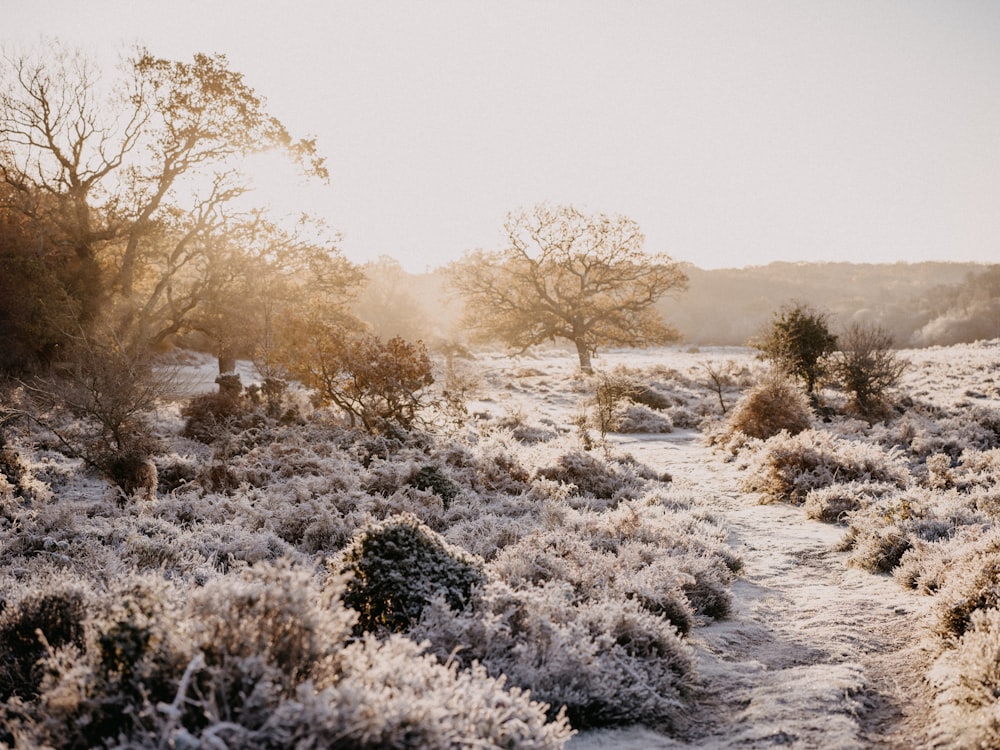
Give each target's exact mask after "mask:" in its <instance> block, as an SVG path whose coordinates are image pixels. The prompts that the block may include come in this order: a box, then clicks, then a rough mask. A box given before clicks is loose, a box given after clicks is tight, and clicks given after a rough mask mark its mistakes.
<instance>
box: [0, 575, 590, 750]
mask: <svg viewBox="0 0 1000 750" xmlns="http://www.w3.org/2000/svg"><path fill="white" fill-rule="evenodd" d="M343 587H344V581H343V580H342V579H341V578H339V577H333V578H330V579H328V581H327V584H326V585H325V586H324V588H323V589H322V590H320V588H319V586H318V584H317V582H316V579H315V576H314V574H313V572H312V571H311V570H307V569H304V568H298V567H295V566H292V565H289V564H288V563H285V562H280V563H278V564H266V565H259V566H255V567H253V568H250V569H247V570H246V571H244V572H243V573H242V574H240V575H232V576H225V577H218V578H215V579H213V580H211V581H209V583H208V585H207V586H205V588H204V589H201V590H199V591H196V592H195V593H194V595H193V596H191V597H190V598H188V599H187V601H183V600H182V599H181V598H180V597H179V596H178V594H179V593H180V592H179V589H176V588H174V587H173V586H172V585H171V584H169V583H164V582H162V581H160V582H159V583H157V582H156V581H154V579H152V578H148V579H135V578H131V579H126V580H125V581H123V582H122V586H121V587H120V589H119V590H118V591H116V592H113V593H112V595H111V598H109V601H108V602H107V609H108V610H109V611H108V613H107V615H106V616H103V617H98V619H96V620H94V621H92V622H91V624H90V629H92V630H93V633H94V637H93V638H90V639H87V640H86V641H85V642H84V643H83V644H82V646H81V647H80V648H76V647H74V648H67V649H62V650H59V651H57V652H56V654H55V655H54V656H53V657H51V658H48V659H47V661H46V665H45V666H46V672H47V673H48V674H47V675H46V677H45V678H44V680H43V682H42V685H41V694H40V695H39V697H38V699H37V700H36V701H32V702H16V701H12V702H8V703H7V704H0V722H2V726H3V727H4V729H3V730H0V744H2V743H4V742H7V743H8V744H10V745H11V746H16V747H25V748H34V747H64V748H69V749H72V750H75V749H77V748H79V749H80V750H82V749H83V748H89V747H108V746H112V745H113V746H115V747H132V748H152V747H206V748H215V747H240V748H247V750H268V749H272V748H276V747H292V746H294V747H351V748H358V749H359V750H376V748H384V747H422V748H424V747H425V748H433V749H435V750H445V749H446V748H454V747H479V746H489V747H523V748H528V749H534V750H560V748H562V747H563V745H564V744H565V742H566V740H567V739H568V738H569V737H570V735H571V731H570V729H569V727H568V725H567V723H566V720H565V718H564V717H563V716H562V715H560V714H559V713H555V712H553V717H552V719H553V720H552V721H551V722H547V721H546V715H547V712H548V710H549V707H548V706H546V705H544V704H540V703H537V702H535V701H533V700H531V699H530V698H529V696H528V695H527V694H525V693H524V692H523V691H521V690H518V689H509V690H508V689H506V688H505V685H504V679H503V678H494V677H490V676H489V675H487V674H486V672H485V670H484V669H483V668H482V667H472V668H470V669H467V670H459V668H458V664H457V663H454V662H453V663H451V664H448V665H444V664H441V663H439V662H438V660H437V659H436V658H434V657H433V656H431V655H427V654H424V653H423V648H422V647H421V646H418V645H416V644H415V643H413V642H411V641H409V640H407V639H404V638H402V637H399V636H393V637H390V638H389V639H387V640H384V641H378V640H376V639H374V638H366V639H362V640H358V641H356V642H353V643H348V641H349V638H350V633H351V624H352V622H353V619H354V617H355V614H354V613H353V612H351V610H349V609H347V608H345V607H344V606H343V605H342V603H341V601H340V595H341V593H342V592H343V590H344V589H343ZM94 611H99V610H97V609H95V610H94Z"/></svg>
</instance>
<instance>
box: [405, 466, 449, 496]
mask: <svg viewBox="0 0 1000 750" xmlns="http://www.w3.org/2000/svg"><path fill="white" fill-rule="evenodd" d="M406 483H407V484H408V485H410V486H411V487H415V488H416V489H418V490H429V491H431V492H433V493H434V494H435V495H437V496H438V497H440V498H441V501H442V503H444V506H445V507H448V503H450V502H451V501H452V500H454V499H455V497H456V496H457V495H458V493H459V492H461V488H460V487H459V486H458V485H457V484H455V483H454V482H453V481H451V479H449V478H448V477H447V476H446V475H445V473H444V472H443V471H442V470H441V468H440V467H438V466H435V465H434V464H425V465H423V466H421V467H420V468H419V469H417V470H416V471H414V472H413V473H412V474H410V476H409V478H408V479H407V480H406Z"/></svg>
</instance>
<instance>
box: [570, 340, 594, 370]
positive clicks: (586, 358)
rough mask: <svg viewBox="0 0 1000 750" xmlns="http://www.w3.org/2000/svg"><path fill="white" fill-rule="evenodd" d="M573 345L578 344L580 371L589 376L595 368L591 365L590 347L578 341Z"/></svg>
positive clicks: (584, 342) (582, 341)
mask: <svg viewBox="0 0 1000 750" xmlns="http://www.w3.org/2000/svg"><path fill="white" fill-rule="evenodd" d="M573 343H574V344H576V353H577V355H578V356H579V357H580V369H581V370H582V371H583V372H586V373H588V374H589V373H592V372H593V371H594V368H593V366H592V365H591V364H590V347H589V346H587V342H586V341H584V340H583V339H576V340H575V341H573Z"/></svg>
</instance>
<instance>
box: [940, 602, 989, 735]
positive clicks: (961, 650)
mask: <svg viewBox="0 0 1000 750" xmlns="http://www.w3.org/2000/svg"><path fill="white" fill-rule="evenodd" d="M966 624H967V626H968V627H967V629H966V630H965V631H964V632H963V634H962V636H961V637H960V638H959V639H958V642H957V643H956V644H955V647H954V648H953V649H949V650H947V651H945V652H944V653H943V654H942V655H941V656H940V657H938V659H937V661H936V662H935V664H934V666H933V667H932V669H931V672H930V675H929V677H930V682H931V684H932V685H933V686H934V687H935V689H936V691H937V696H936V699H935V703H936V707H937V715H936V717H935V724H934V730H935V737H934V746H935V747H950V748H970V747H977V748H986V747H998V746H1000V699H998V696H1000V610H998V609H996V608H995V607H990V608H988V609H984V610H976V611H974V612H973V613H972V614H971V616H970V619H969V621H968V622H967V623H966Z"/></svg>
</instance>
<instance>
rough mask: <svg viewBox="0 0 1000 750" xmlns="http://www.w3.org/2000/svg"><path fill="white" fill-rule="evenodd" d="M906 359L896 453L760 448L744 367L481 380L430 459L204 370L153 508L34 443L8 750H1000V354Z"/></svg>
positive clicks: (293, 400)
mask: <svg viewBox="0 0 1000 750" xmlns="http://www.w3.org/2000/svg"><path fill="white" fill-rule="evenodd" d="M905 356H907V357H908V358H910V360H911V362H912V363H913V364H912V367H911V370H910V372H909V373H908V375H907V377H906V379H905V381H904V383H903V385H902V387H901V389H900V394H897V402H898V405H899V408H898V409H897V410H896V411H895V412H893V414H892V416H891V418H889V419H888V420H886V421H885V422H883V423H875V424H868V423H867V422H862V421H859V420H856V419H853V418H851V417H850V416H848V415H846V413H845V409H844V399H843V397H842V395H841V394H839V393H837V392H833V391H828V392H824V394H823V398H824V400H825V402H826V404H827V405H828V406H829V413H830V421H829V422H823V421H820V420H819V419H814V418H811V419H807V420H806V422H805V423H801V424H799V425H798V426H797V427H796V432H797V434H796V435H794V436H790V435H789V434H787V433H779V434H777V435H774V436H773V437H766V438H764V437H748V436H747V435H745V434H742V433H740V434H739V435H737V434H734V433H733V432H732V430H731V428H727V427H726V424H727V423H726V422H725V421H724V420H723V419H722V411H723V410H726V411H727V412H730V413H731V412H732V410H733V407H734V406H735V405H736V404H737V403H738V402H739V401H740V399H741V398H742V397H743V396H744V395H745V394H746V393H748V392H749V391H750V390H751V389H752V388H753V387H754V386H755V384H758V383H760V382H761V380H762V376H763V371H762V365H761V364H760V363H759V362H757V361H755V360H753V359H752V357H751V356H750V355H749V354H748V353H747V352H745V351H743V350H721V349H712V350H704V351H679V350H654V351H648V352H639V353H637V352H613V353H610V354H608V355H606V356H605V357H604V358H602V359H601V360H598V361H597V365H598V367H599V369H600V371H601V375H602V376H604V379H603V380H602V379H601V376H599V377H596V378H588V377H584V376H581V375H578V374H577V373H576V372H575V358H574V357H573V356H571V355H568V354H565V353H562V352H560V351H551V352H545V353H543V354H540V355H538V356H536V357H531V358H528V357H525V358H520V359H517V360H511V359H509V358H507V357H505V356H501V355H490V354H481V355H480V356H479V357H478V359H477V360H476V361H475V362H473V363H471V364H469V365H468V371H467V372H466V373H465V377H466V380H465V384H466V391H467V393H468V396H469V400H468V409H469V414H468V416H467V417H466V416H464V415H462V414H458V413H456V412H454V411H452V412H448V413H445V414H443V415H438V416H439V417H440V419H439V422H438V425H437V427H434V428H433V429H430V430H427V431H416V432H414V434H412V435H410V436H409V437H408V438H406V439H403V440H390V439H387V438H385V437H384V436H366V435H364V434H360V433H357V432H354V431H352V430H349V429H347V428H346V427H345V426H344V424H343V423H342V421H341V420H339V419H338V418H337V415H336V414H333V413H329V412H325V411H324V410H317V411H312V410H311V407H310V406H309V402H308V400H307V399H305V398H303V396H302V394H301V393H298V392H296V393H289V395H288V396H287V398H288V399H290V400H289V401H288V402H287V403H284V404H282V405H281V406H282V408H281V409H279V410H274V411H268V410H266V409H264V408H263V407H258V406H255V405H254V404H253V403H250V402H249V401H248V402H246V403H245V404H244V403H243V402H238V403H237V402H232V401H228V402H227V403H226V408H227V411H225V412H224V413H223V412H219V411H218V409H217V407H218V404H216V403H215V401H213V400H212V399H202V400H201V401H197V400H191V399H190V394H192V393H196V392H197V391H198V390H199V388H203V387H204V388H214V384H213V375H212V373H211V372H210V368H209V367H208V366H207V363H205V362H203V361H202V360H200V359H197V358H194V361H193V364H194V365H195V366H191V367H188V368H186V369H185V370H183V372H184V373H185V378H184V379H183V381H182V382H183V385H184V388H185V389H186V394H188V395H186V396H184V402H183V403H177V402H175V403H169V404H164V405H163V406H162V408H161V409H160V410H159V412H158V414H157V415H156V417H155V421H154V423H153V424H154V432H155V434H154V435H151V436H150V437H151V438H153V439H154V442H155V443H156V445H157V448H156V451H155V455H154V461H155V463H156V469H157V474H158V477H159V487H158V491H157V493H156V495H155V497H153V498H151V499H150V498H146V499H143V498H125V497H122V496H121V493H120V492H117V491H112V490H111V489H110V487H109V485H108V483H107V482H106V480H105V479H103V478H102V477H100V476H97V475H96V474H94V473H92V472H90V471H88V470H87V469H86V467H84V466H83V465H82V464H81V463H80V462H79V461H78V460H75V459H71V458H67V457H66V456H65V455H64V454H63V453H62V452H61V450H60V443H59V441H58V440H56V439H55V438H54V437H53V436H52V435H49V434H47V433H46V432H45V431H44V430H40V429H38V428H37V427H34V426H31V425H26V426H21V427H20V428H19V431H17V432H11V433H9V434H8V439H7V441H6V444H5V445H4V446H3V450H2V452H0V462H2V466H0V470H2V476H0V586H2V590H3V592H4V598H3V608H2V610H0V700H2V708H0V711H2V714H3V715H2V717H0V718H2V721H0V726H2V727H3V730H2V731H0V745H2V744H3V743H4V742H6V743H8V744H10V745H12V746H16V747H23V748H34V747H47V746H56V747H88V746H100V745H102V744H107V745H111V746H122V747H124V746H129V747H153V746H177V747H180V746H186V747H223V746H225V747H237V746H238V747H274V746H289V745H294V744H295V743H300V744H302V745H303V746H309V745H310V743H311V745H312V746H317V745H318V746H323V745H324V744H330V743H334V742H349V743H351V746H352V747H372V748H374V747H386V746H398V747H466V746H479V745H480V744H484V743H485V744H486V745H492V746H505V747H507V746H510V747H524V748H528V747H538V748H557V747H563V746H566V745H567V744H568V746H569V747H570V748H572V749H573V750H588V749H589V748H598V747H601V748H606V747H617V748H629V749H631V748H636V749H637V748H658V747H661V748H682V747H692V748H694V747H698V748H703V747H708V748H713V747H716V748H735V747H761V748H767V747H798V748H855V747H857V748H864V747H894V748H910V747H920V746H930V745H932V744H933V745H935V746H955V747H968V746H995V745H996V744H997V743H998V738H997V736H996V732H997V730H996V729H995V727H996V726H997V721H996V718H995V717H996V716H997V714H998V708H997V705H998V704H997V700H996V695H997V694H1000V677H998V674H1000V669H998V668H997V666H996V665H997V664H998V654H1000V624H998V623H1000V614H998V612H1000V584H998V583H997V580H998V572H1000V529H996V528H995V527H994V522H993V519H994V518H996V516H997V514H998V512H1000V496H998V494H997V492H998V488H1000V414H998V409H997V405H996V401H997V398H998V397H1000V381H998V379H997V363H998V361H1000V344H998V343H997V342H987V343H982V344H978V345H970V346H965V347H954V348H950V349H935V350H921V351H918V352H908V353H906V355H905ZM602 383H604V384H608V383H610V384H611V385H613V386H614V388H612V389H611V390H610V391H609V393H611V394H612V395H613V398H611V399H610V400H605V401H603V402H602V401H600V400H598V401H595V393H597V392H599V389H600V387H601V384H602ZM254 403H256V402H254ZM241 404H242V405H241ZM268 406H269V407H270V406H273V404H268ZM182 407H183V408H182ZM213 409H215V411H213ZM800 416H801V415H800ZM65 427H66V429H67V430H69V431H70V432H72V431H73V430H76V431H77V432H83V431H85V430H86V429H87V425H86V424H82V423H72V424H67V425H65ZM727 429H729V431H728V432H727ZM623 430H634V432H623ZM706 435H710V436H712V437H711V440H707V439H706ZM39 632H40V633H41V634H42V636H43V637H39V635H38V633H39ZM573 730H575V731H576V732H577V734H576V736H574V737H572V739H570V735H571V734H572V731H573ZM4 733H6V734H4Z"/></svg>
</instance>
